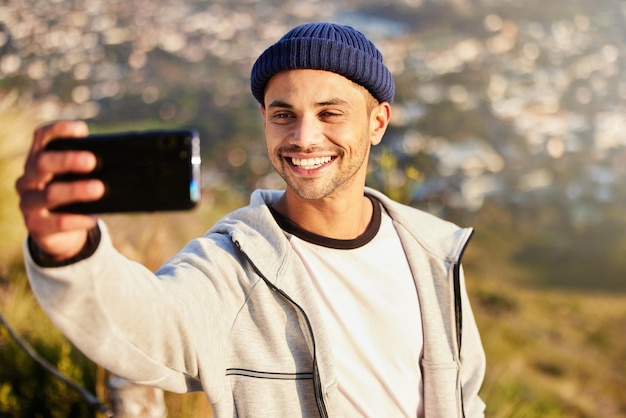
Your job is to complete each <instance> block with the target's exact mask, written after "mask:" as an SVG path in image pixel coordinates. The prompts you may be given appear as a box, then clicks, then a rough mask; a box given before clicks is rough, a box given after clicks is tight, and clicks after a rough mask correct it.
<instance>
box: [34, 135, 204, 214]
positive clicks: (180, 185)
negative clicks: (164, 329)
mask: <svg viewBox="0 0 626 418" xmlns="http://www.w3.org/2000/svg"><path fill="white" fill-rule="evenodd" d="M69 150H87V151H90V152H92V153H93V154H94V155H95V156H96V159H97V165H96V168H95V169H94V170H93V171H92V172H90V173H86V174H82V173H81V174H75V173H67V174H63V175H59V176H56V177H55V178H54V180H53V181H57V182H69V181H75V180H81V179H88V178H96V179H99V180H100V181H102V182H103V184H104V186H105V193H104V196H103V197H102V198H101V199H99V200H97V201H92V202H75V203H70V204H67V205H62V206H59V207H56V208H54V209H53V212H64V213H82V214H97V213H119V212H154V211H169V210H189V209H192V208H194V207H195V206H196V205H197V203H198V202H199V200H200V139H199V137H198V133H197V132H196V131H195V130H193V129H178V130H159V131H143V132H123V133H114V134H96V135H90V136H88V137H85V138H57V139H54V140H52V141H50V142H48V144H47V145H46V151H69Z"/></svg>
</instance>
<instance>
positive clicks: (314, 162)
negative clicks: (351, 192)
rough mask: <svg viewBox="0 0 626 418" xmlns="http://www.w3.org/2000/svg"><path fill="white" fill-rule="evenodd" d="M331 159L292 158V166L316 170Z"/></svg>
mask: <svg viewBox="0 0 626 418" xmlns="http://www.w3.org/2000/svg"><path fill="white" fill-rule="evenodd" d="M331 159H332V158H331V157H315V158H302V159H301V158H292V159H291V162H292V163H293V165H297V166H300V167H302V168H306V169H312V168H317V167H319V166H321V165H323V164H326V163H328V162H330V160H331Z"/></svg>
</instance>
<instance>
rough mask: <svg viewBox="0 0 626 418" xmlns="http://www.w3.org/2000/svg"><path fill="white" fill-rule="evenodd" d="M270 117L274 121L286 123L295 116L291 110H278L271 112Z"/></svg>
mask: <svg viewBox="0 0 626 418" xmlns="http://www.w3.org/2000/svg"><path fill="white" fill-rule="evenodd" d="M271 119H272V121H274V123H278V124H286V123H289V122H291V121H292V120H293V119H295V116H294V115H293V113H291V112H285V111H279V112H275V113H273V114H272V116H271Z"/></svg>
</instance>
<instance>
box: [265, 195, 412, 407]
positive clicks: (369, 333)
mask: <svg viewBox="0 0 626 418" xmlns="http://www.w3.org/2000/svg"><path fill="white" fill-rule="evenodd" d="M373 203H374V206H375V207H376V210H375V216H374V217H373V221H372V223H371V225H370V226H369V227H368V230H367V231H366V232H365V233H364V234H363V235H362V236H360V237H358V238H357V239H355V240H335V239H329V238H325V237H321V236H318V235H315V234H311V233H309V232H306V231H303V230H301V229H299V228H298V227H297V226H295V225H293V224H290V226H289V227H287V228H285V225H284V223H281V222H279V223H281V226H282V227H283V229H285V230H286V232H287V233H288V236H289V239H290V242H291V245H292V246H293V248H294V250H295V251H296V252H297V253H298V255H299V256H300V258H301V259H302V261H303V263H304V265H305V266H306V268H307V270H308V272H309V274H310V275H311V279H312V280H313V283H314V287H315V289H316V290H317V295H318V303H319V307H320V312H321V313H322V315H323V319H324V321H325V323H326V327H327V330H328V332H329V337H330V338H331V341H333V350H334V356H335V366H336V373H337V383H338V388H339V393H340V406H341V414H340V416H342V417H361V416H363V417H411V418H415V417H422V416H423V415H424V412H423V411H424V407H423V401H422V400H423V385H422V373H421V369H420V358H421V357H422V348H423V333H422V322H421V315H420V307H419V299H418V296H417V291H416V289H415V283H414V282H413V276H412V274H411V271H410V269H409V265H408V263H407V260H406V256H405V253H404V250H403V248H402V245H401V243H400V239H399V237H398V235H397V233H396V230H395V228H394V226H393V223H392V221H391V218H390V217H389V216H388V215H387V214H386V213H385V212H384V210H381V207H380V204H379V203H378V202H375V201H374V202H373ZM275 216H276V215H275Z"/></svg>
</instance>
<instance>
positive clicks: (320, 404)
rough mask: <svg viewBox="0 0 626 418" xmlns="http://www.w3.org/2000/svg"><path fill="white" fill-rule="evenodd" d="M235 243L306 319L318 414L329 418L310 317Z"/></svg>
mask: <svg viewBox="0 0 626 418" xmlns="http://www.w3.org/2000/svg"><path fill="white" fill-rule="evenodd" d="M234 242H235V246H236V247H237V249H238V250H239V252H241V254H242V255H243V256H244V258H245V259H246V260H247V261H248V263H249V264H250V266H252V269H253V270H254V272H255V273H256V274H258V275H259V277H260V278H261V279H263V281H264V282H265V283H266V284H267V286H269V288H270V289H271V290H272V291H274V292H276V293H278V294H279V295H281V296H282V297H283V298H285V299H286V300H287V301H288V302H289V303H291V304H292V305H293V306H295V307H296V308H297V309H298V311H300V313H301V314H302V316H303V317H304V319H305V321H306V325H307V328H308V330H309V335H310V336H311V341H312V343H313V388H314V391H315V403H316V405H317V410H318V412H319V414H320V417H321V418H327V417H328V412H327V411H326V405H325V403H324V396H323V391H322V382H321V380H320V374H319V369H318V367H317V345H316V342H315V335H314V334H313V327H312V326H311V321H309V317H308V315H307V314H306V312H305V311H304V309H303V308H302V307H301V306H300V305H299V304H298V303H296V301H294V300H293V299H292V298H291V297H290V296H289V295H287V294H286V293H285V292H284V291H282V290H281V289H279V288H278V287H276V285H274V284H273V283H272V282H271V281H270V280H268V279H267V277H265V275H264V274H263V273H261V271H260V270H259V268H258V267H257V266H256V264H254V262H253V261H252V260H251V259H250V257H249V256H248V254H247V253H246V252H245V251H243V250H242V248H241V245H240V244H239V242H238V241H234Z"/></svg>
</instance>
